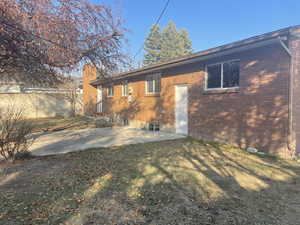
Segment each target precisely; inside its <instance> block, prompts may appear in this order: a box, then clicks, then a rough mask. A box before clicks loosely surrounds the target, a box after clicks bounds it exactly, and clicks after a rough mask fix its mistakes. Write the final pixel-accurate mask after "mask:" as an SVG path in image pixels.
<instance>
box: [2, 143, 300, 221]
mask: <svg viewBox="0 0 300 225" xmlns="http://www.w3.org/2000/svg"><path fill="white" fill-rule="evenodd" d="M36 160H40V161H39V162H38V163H34V162H28V163H27V164H26V165H23V164H20V165H17V166H16V167H15V168H11V169H8V170H6V172H5V173H6V174H13V173H14V172H19V174H18V175H17V176H18V177H20V178H21V177H23V178H24V179H21V181H22V182H23V184H24V186H22V185H21V186H19V185H20V184H21V183H22V182H19V181H17V180H18V179H12V180H10V181H7V182H6V183H5V184H2V185H0V189H2V191H4V193H5V191H7V190H13V189H16V190H18V188H21V193H19V194H18V195H17V196H15V199H14V200H15V201H16V202H15V204H17V203H18V198H20V199H24V197H22V196H21V195H22V191H24V192H26V193H27V195H28V199H29V200H27V201H29V202H30V201H33V200H35V201H33V202H32V204H29V205H31V206H34V204H36V202H39V201H40V202H41V204H40V205H39V207H38V208H34V207H32V208H30V210H29V211H30V212H31V213H32V216H33V217H34V219H36V217H35V215H38V214H37V212H43V213H44V214H45V215H46V217H47V218H46V219H48V221H50V223H51V224H58V223H62V224H149V225H150V224H206V225H207V224H240V225H245V224H246V225H247V224H249V225H254V224H268V225H269V224H270V225H271V224H272V225H273V224H274V225H276V224H278V225H279V224H286V225H296V224H297V222H298V221H299V214H298V213H297V212H299V205H298V204H300V198H299V187H300V186H299V185H300V180H299V174H300V167H299V165H296V164H295V163H292V162H288V161H287V162H286V161H282V160H280V161H279V160H277V161H276V160H274V159H272V158H265V157H259V156H256V155H251V154H249V153H245V152H243V151H241V150H239V149H237V148H234V147H233V146H230V145H223V144H218V143H214V142H201V141H196V140H193V139H186V140H177V141H165V142H163V143H148V144H140V145H130V146H123V147H114V148H108V149H95V150H90V151H87V152H84V153H70V154H67V155H64V156H63V157H61V156H52V157H46V158H44V159H36ZM34 166H35V167H34ZM41 168H43V169H41ZM14 182H16V183H14ZM37 183H38V184H39V185H37ZM29 184H31V185H33V184H35V185H33V186H35V188H33V189H31V188H30V185H29ZM28 190H30V192H28ZM34 190H35V191H36V193H34V192H33V191H34ZM2 193H3V192H2ZM37 193H42V194H41V195H38V196H37V195H36V194H37ZM44 195H46V196H51V198H50V197H48V198H47V197H46V198H45V199H44V198H43V196H44ZM30 197H31V198H32V199H31V200H30ZM19 201H20V200H19ZM20 210H21V208H20ZM23 211H24V210H23ZM13 213H16V212H13ZM18 213H19V214H22V210H21V211H19V212H18ZM35 213H36V214H35ZM13 215H15V214H13ZM25 218H26V217H25ZM0 221H1V219H0ZM14 221H15V224H18V223H17V220H14ZM34 221H35V222H36V224H43V223H44V222H45V221H44V220H41V221H38V220H34Z"/></svg>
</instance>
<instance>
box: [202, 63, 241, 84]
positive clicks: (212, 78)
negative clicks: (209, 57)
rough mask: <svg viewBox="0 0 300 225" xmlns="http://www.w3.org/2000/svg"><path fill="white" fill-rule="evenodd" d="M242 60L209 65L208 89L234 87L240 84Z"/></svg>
mask: <svg viewBox="0 0 300 225" xmlns="http://www.w3.org/2000/svg"><path fill="white" fill-rule="evenodd" d="M239 78H240V62H239V61H238V60H235V61H229V62H222V63H217V64H212V65H208V66H207V67H206V89H220V88H223V89H224V88H234V87H238V86H239Z"/></svg>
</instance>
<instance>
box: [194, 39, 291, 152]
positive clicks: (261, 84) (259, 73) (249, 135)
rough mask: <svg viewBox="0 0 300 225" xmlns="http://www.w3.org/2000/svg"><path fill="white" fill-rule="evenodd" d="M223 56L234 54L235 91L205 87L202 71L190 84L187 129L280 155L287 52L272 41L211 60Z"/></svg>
mask: <svg viewBox="0 0 300 225" xmlns="http://www.w3.org/2000/svg"><path fill="white" fill-rule="evenodd" d="M227 59H240V88H239V91H238V92H237V93H226V94H210V93H206V92H205V91H204V89H203V86H204V75H203V76H202V79H201V81H200V83H198V84H195V85H194V87H192V88H191V90H190V116H189V118H190V125H191V126H190V127H189V133H190V135H191V136H194V137H198V138H203V139H208V140H218V141H224V142H231V143H235V144H237V145H238V146H240V147H247V146H254V147H257V148H259V149H260V150H262V151H265V152H269V153H272V154H281V155H285V154H286V150H287V148H286V147H287V146H286V140H287V131H288V130H287V129H288V87H289V82H288V80H289V79H288V78H289V57H288V55H287V54H286V52H284V51H283V49H282V48H281V47H280V46H279V45H276V46H268V47H263V48H259V49H254V50H249V51H247V52H243V53H241V54H235V55H232V56H228V57H226V58H222V59H221V58H220V59H215V60H213V61H211V63H213V62H217V61H222V60H227Z"/></svg>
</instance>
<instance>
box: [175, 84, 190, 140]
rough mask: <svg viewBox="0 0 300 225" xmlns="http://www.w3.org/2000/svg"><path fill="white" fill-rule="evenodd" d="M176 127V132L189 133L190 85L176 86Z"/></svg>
mask: <svg viewBox="0 0 300 225" xmlns="http://www.w3.org/2000/svg"><path fill="white" fill-rule="evenodd" d="M175 128H176V133H178V134H185V135H188V87H187V86H186V85H176V86H175Z"/></svg>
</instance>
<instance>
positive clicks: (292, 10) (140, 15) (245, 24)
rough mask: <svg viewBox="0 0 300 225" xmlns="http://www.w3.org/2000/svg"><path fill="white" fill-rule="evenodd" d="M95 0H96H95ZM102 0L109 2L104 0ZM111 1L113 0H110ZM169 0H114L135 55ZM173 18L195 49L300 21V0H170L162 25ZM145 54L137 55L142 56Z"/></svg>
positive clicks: (131, 49)
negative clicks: (185, 32) (187, 35)
mask: <svg viewBox="0 0 300 225" xmlns="http://www.w3.org/2000/svg"><path fill="white" fill-rule="evenodd" d="M94 1H95V2H96V1H97V0H94ZM102 2H104V3H105V2H106V1H105V0H102ZM110 2H111V1H110ZM165 2H166V0H115V3H117V5H118V7H119V9H120V11H121V14H122V16H123V18H124V20H125V23H124V25H125V27H126V28H127V29H129V30H130V32H129V33H127V39H128V41H129V43H128V46H127V50H128V51H129V52H130V53H131V54H132V55H134V54H135V53H136V52H137V51H138V49H139V48H140V46H141V45H142V44H143V41H144V39H145V37H146V35H147V33H148V31H149V28H150V26H151V25H152V24H154V22H155V20H156V19H157V17H158V15H159V14H160V12H161V10H162V8H163V6H164V4H165ZM169 20H172V21H173V22H175V24H176V25H177V27H178V28H185V29H187V30H188V31H189V34H190V39H191V40H192V42H193V49H194V51H200V50H204V49H207V48H211V47H215V46H218V45H222V44H226V43H230V42H233V41H237V40H241V39H244V38H247V37H251V36H254V35H258V34H262V33H266V32H269V31H274V30H277V29H280V28H284V27H287V26H291V25H296V24H300V1H299V0H251V1H250V0H249V1H246V0H206V1H204V0H171V2H170V5H169V7H168V9H167V11H166V13H165V15H164V17H163V18H162V20H161V22H160V25H162V26H165V25H166V23H167V22H168V21H169ZM142 56H143V54H139V56H138V57H137V58H138V59H141V58H142Z"/></svg>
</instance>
